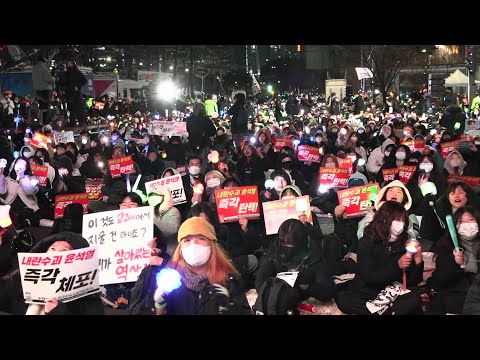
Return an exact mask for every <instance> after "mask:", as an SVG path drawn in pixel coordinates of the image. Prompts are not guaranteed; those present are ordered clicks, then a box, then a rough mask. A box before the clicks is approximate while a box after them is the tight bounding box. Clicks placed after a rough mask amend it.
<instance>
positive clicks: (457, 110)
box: [440, 104, 466, 135]
mask: <svg viewBox="0 0 480 360" xmlns="http://www.w3.org/2000/svg"><path fill="white" fill-rule="evenodd" d="M465 119H466V115H465V113H464V112H463V110H462V108H461V107H460V106H458V105H456V104H452V105H450V106H448V107H447V108H446V109H445V112H444V113H443V116H442V118H441V120H440V125H442V126H444V127H445V128H446V129H447V131H450V133H452V134H456V135H460V134H463V133H464V132H465ZM457 122H458V123H460V127H459V128H458V129H455V124H456V123H457Z"/></svg>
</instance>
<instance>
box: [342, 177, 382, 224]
mask: <svg viewBox="0 0 480 360" xmlns="http://www.w3.org/2000/svg"><path fill="white" fill-rule="evenodd" d="M378 190H379V186H378V184H377V183H375V184H367V185H364V186H356V187H353V188H349V189H345V190H340V191H339V192H337V196H338V202H339V204H340V205H343V206H345V207H346V209H345V216H346V217H347V218H354V217H362V216H364V215H365V214H366V213H367V211H368V210H367V208H368V207H369V206H370V205H373V201H374V200H375V198H376V196H377V193H378Z"/></svg>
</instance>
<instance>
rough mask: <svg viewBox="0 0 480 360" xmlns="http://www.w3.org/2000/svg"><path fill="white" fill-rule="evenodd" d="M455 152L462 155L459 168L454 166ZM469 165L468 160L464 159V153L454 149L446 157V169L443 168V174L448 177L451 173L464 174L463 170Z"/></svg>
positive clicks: (444, 165)
mask: <svg viewBox="0 0 480 360" xmlns="http://www.w3.org/2000/svg"><path fill="white" fill-rule="evenodd" d="M453 154H458V156H460V166H459V167H458V169H455V168H454V167H453V166H452V155H453ZM466 166H467V162H466V161H465V160H464V159H463V156H462V154H460V153H459V152H458V151H456V150H454V151H452V152H451V153H450V154H448V156H447V157H446V159H445V162H444V164H443V167H444V170H443V175H444V176H445V177H448V175H449V174H455V175H463V170H464V169H465V167H466Z"/></svg>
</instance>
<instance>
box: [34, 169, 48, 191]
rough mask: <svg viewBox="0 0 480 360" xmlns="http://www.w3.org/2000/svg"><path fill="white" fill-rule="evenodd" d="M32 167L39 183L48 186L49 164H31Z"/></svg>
mask: <svg viewBox="0 0 480 360" xmlns="http://www.w3.org/2000/svg"><path fill="white" fill-rule="evenodd" d="M30 168H31V169H32V175H33V176H35V177H36V178H37V180H38V184H39V185H41V186H47V177H48V166H41V165H35V164H30Z"/></svg>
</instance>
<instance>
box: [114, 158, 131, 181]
mask: <svg viewBox="0 0 480 360" xmlns="http://www.w3.org/2000/svg"><path fill="white" fill-rule="evenodd" d="M108 167H109V169H110V175H111V177H112V178H117V177H120V176H122V174H135V165H133V160H132V156H131V155H129V156H124V157H121V158H118V159H110V160H108Z"/></svg>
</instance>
